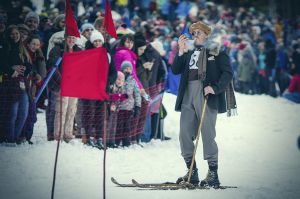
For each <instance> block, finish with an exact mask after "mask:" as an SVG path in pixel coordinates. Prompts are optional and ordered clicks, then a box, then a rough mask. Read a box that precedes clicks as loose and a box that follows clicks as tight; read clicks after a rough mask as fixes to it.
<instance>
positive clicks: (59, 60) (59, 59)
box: [34, 57, 62, 103]
mask: <svg viewBox="0 0 300 199" xmlns="http://www.w3.org/2000/svg"><path fill="white" fill-rule="evenodd" d="M61 60H62V58H61V57H59V58H57V60H56V63H55V65H54V67H53V68H52V70H51V71H50V73H49V75H48V77H47V78H46V80H45V81H44V84H43V85H42V87H41V89H40V90H39V92H38V94H37V95H36V97H35V99H34V103H37V102H38V101H39V98H40V97H41V95H42V93H43V91H44V89H45V88H46V86H47V85H48V83H49V81H50V79H51V77H52V76H53V74H54V72H55V71H56V69H57V67H58V65H59V64H60V62H61Z"/></svg>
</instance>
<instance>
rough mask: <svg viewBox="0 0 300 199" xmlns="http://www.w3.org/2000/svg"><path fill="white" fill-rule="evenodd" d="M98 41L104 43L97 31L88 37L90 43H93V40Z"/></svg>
mask: <svg viewBox="0 0 300 199" xmlns="http://www.w3.org/2000/svg"><path fill="white" fill-rule="evenodd" d="M98 39H100V40H101V41H102V43H104V37H103V35H102V34H101V32H99V31H98V30H94V31H93V32H92V34H91V37H90V42H91V43H93V42H94V41H95V40H98Z"/></svg>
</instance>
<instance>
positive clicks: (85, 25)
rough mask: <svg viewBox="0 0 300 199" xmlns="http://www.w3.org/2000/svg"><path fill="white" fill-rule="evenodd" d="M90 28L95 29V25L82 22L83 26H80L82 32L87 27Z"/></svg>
mask: <svg viewBox="0 0 300 199" xmlns="http://www.w3.org/2000/svg"><path fill="white" fill-rule="evenodd" d="M89 28H90V29H93V30H95V27H94V26H93V24H91V23H84V24H82V26H81V28H80V32H81V33H83V32H84V31H85V30H86V29H89Z"/></svg>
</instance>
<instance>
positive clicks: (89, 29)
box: [85, 28, 94, 31]
mask: <svg viewBox="0 0 300 199" xmlns="http://www.w3.org/2000/svg"><path fill="white" fill-rule="evenodd" d="M93 30H94V29H92V28H87V29H85V31H93Z"/></svg>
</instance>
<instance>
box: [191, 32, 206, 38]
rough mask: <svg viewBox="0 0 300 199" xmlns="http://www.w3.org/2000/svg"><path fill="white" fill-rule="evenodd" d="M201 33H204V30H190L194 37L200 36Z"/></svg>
mask: <svg viewBox="0 0 300 199" xmlns="http://www.w3.org/2000/svg"><path fill="white" fill-rule="evenodd" d="M201 35H204V32H202V31H195V32H192V36H194V37H197V36H201Z"/></svg>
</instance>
